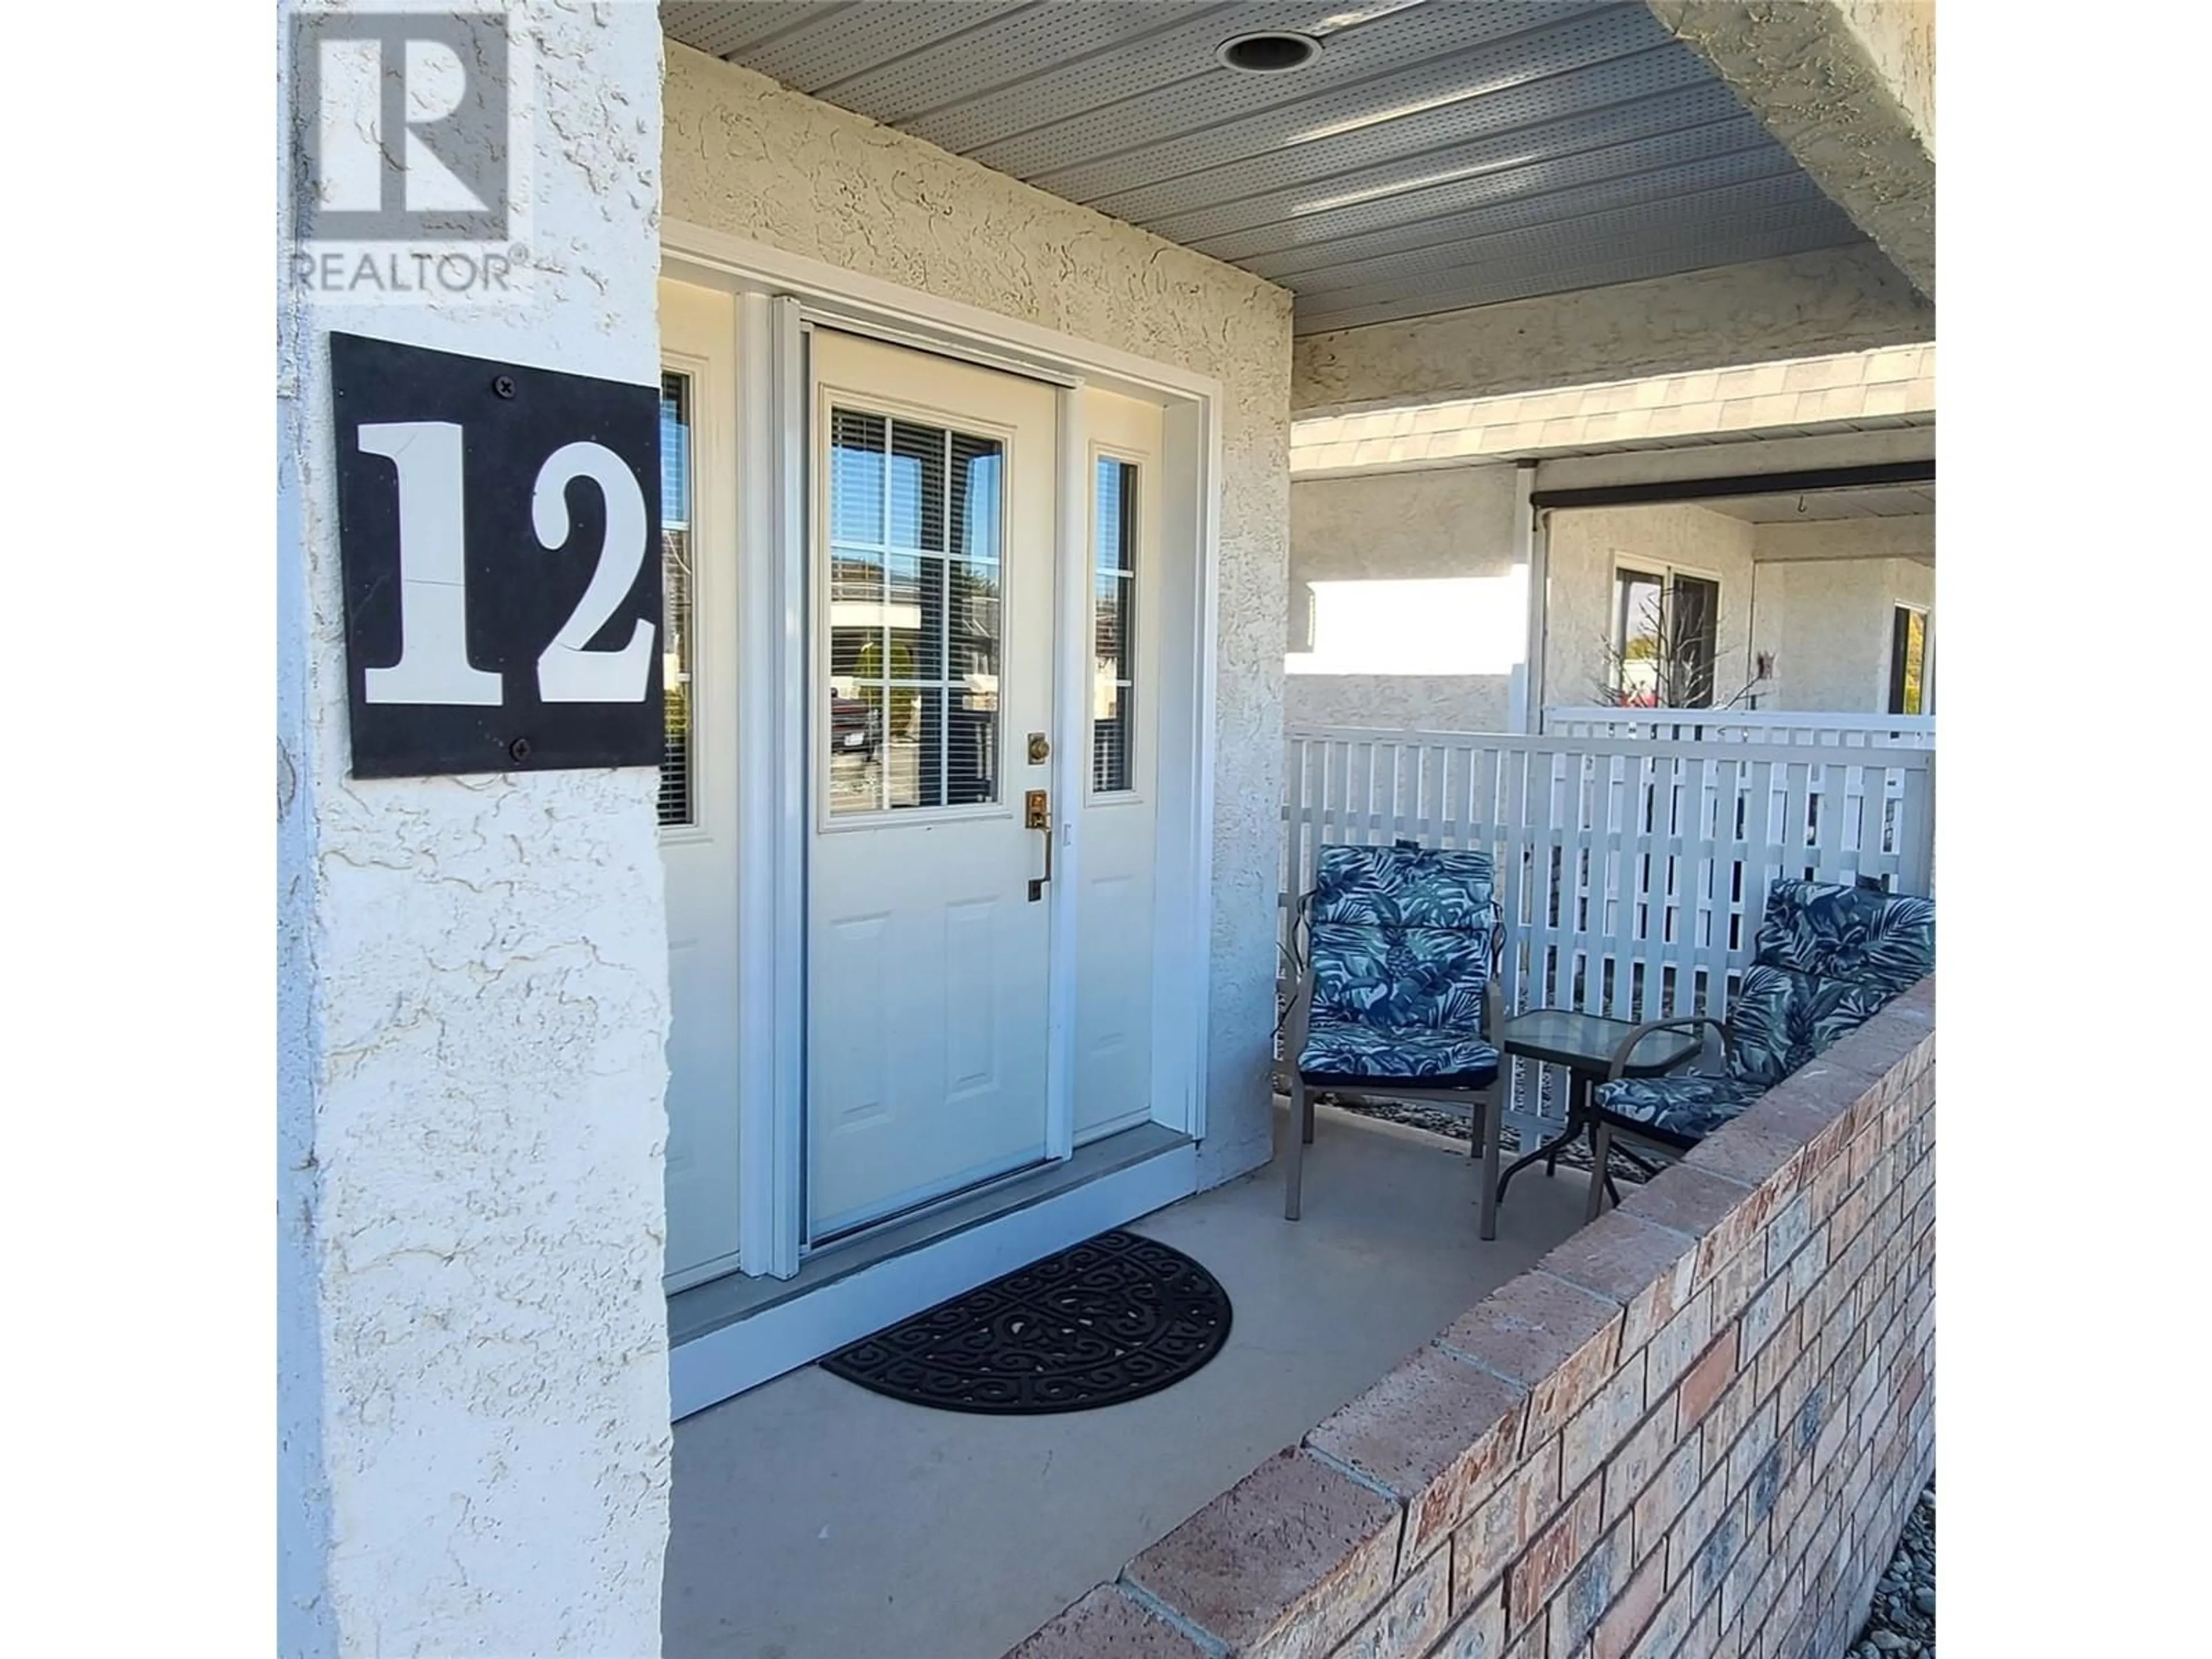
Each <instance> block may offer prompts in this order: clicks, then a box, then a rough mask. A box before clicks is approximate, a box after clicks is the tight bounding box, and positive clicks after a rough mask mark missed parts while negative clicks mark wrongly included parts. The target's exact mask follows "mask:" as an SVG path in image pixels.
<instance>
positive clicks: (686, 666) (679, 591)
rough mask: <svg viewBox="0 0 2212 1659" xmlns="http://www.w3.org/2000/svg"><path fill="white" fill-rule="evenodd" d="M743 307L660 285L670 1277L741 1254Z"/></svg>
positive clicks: (731, 1262)
mask: <svg viewBox="0 0 2212 1659" xmlns="http://www.w3.org/2000/svg"><path fill="white" fill-rule="evenodd" d="M735 320H736V318H735V312H734V310H733V308H732V301H731V298H730V296H729V295H726V294H718V293H714V292H713V291H711V290H709V289H702V288H692V287H689V286H687V285H685V284H683V283H661V285H660V339H661V456H660V466H661V491H660V495H661V509H660V517H661V532H662V544H663V547H662V551H663V558H662V590H663V595H664V605H665V623H666V627H665V635H664V640H665V647H664V653H665V654H664V657H663V660H662V669H663V671H664V678H665V684H666V696H667V702H668V716H667V737H666V742H665V749H664V750H663V760H662V763H661V770H660V857H661V866H662V869H663V872H664V874H665V881H666V884H667V885H666V891H667V901H668V988H669V998H670V1002H671V1009H670V1020H669V1032H668V1164H667V1189H668V1243H667V1248H666V1255H665V1260H664V1263H663V1269H662V1271H663V1273H664V1274H665V1283H666V1285H667V1286H668V1288H669V1289H671V1290H681V1289H683V1288H684V1287H685V1286H686V1285H696V1284H698V1283H699V1282H700V1281H702V1279H712V1278H714V1277H715V1276H716V1275H718V1274H720V1273H730V1272H732V1271H734V1270H735V1269H736V1268H737V1267H738V1046H737V1042H738V853H737V829H738V823H737V820H738V766H737V761H738V752H737V712H738V711H737V662H736V657H737V637H738V595H737V530H736V513H735V502H734V501H733V499H732V497H733V495H734V493H735V483H736V478H737V462H736V458H735V453H734V446H733V444H732V434H731V430H730V427H731V421H732V415H733V411H734V410H735V408H736V390H735V384H734V375H735V368H734V363H735V356H736V352H735V334H734V330H735Z"/></svg>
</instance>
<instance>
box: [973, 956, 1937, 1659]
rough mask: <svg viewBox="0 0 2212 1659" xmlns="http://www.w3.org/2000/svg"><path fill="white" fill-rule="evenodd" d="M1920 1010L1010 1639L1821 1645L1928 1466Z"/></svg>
mask: <svg viewBox="0 0 2212 1659" xmlns="http://www.w3.org/2000/svg"><path fill="white" fill-rule="evenodd" d="M1935 1006H1936V1005H1935V981H1934V980H1932V979H1929V980H1926V981H1923V982H1922V983H1921V984H1920V985H1919V986H1917V987H1915V988H1914V989H1913V990H1912V991H1911V992H1908V993H1907V994H1905V995H1904V996H1902V997H1900V998H1899V999H1898V1000H1897V1001H1896V1002H1894V1003H1893V1004H1892V1005H1891V1006H1889V1007H1888V1008H1887V1009H1885V1010H1883V1012H1881V1014H1880V1015H1878V1016H1877V1017H1876V1018H1874V1019H1873V1020H1871V1021H1869V1023H1868V1024H1866V1025H1865V1026H1863V1028H1861V1030H1858V1031H1857V1032H1855V1033H1853V1034H1852V1035H1851V1036H1848V1037H1845V1038H1844V1039H1843V1040H1842V1041H1841V1042H1838V1043H1837V1044H1836V1045H1835V1046H1834V1047H1833V1048H1831V1049H1829V1051H1828V1052H1827V1053H1826V1054H1824V1055H1823V1056H1821V1058H1820V1059H1819V1060H1815V1061H1814V1062H1813V1063H1812V1064H1811V1065H1808V1066H1805V1067H1804V1068H1803V1069H1802V1070H1801V1071H1799V1072H1798V1073H1796V1074H1795V1075H1794V1076H1792V1077H1791V1078H1790V1079H1788V1080H1787V1081H1786V1082H1784V1084H1783V1085H1781V1086H1780V1087H1778V1088H1777V1089H1775V1090H1773V1091H1771V1092H1770V1093H1768V1094H1767V1095H1766V1096H1765V1097H1763V1098H1762V1099H1760V1100H1759V1102H1758V1103H1756V1104H1754V1105H1753V1107H1752V1108H1751V1109H1749V1110H1748V1111H1747V1112H1746V1113H1745V1114H1744V1115H1743V1116H1742V1117H1741V1118H1740V1119H1739V1120H1738V1121H1736V1122H1735V1123H1733V1124H1731V1125H1729V1127H1727V1128H1726V1129H1723V1131H1721V1132H1720V1133H1717V1134H1716V1135H1714V1136H1713V1137H1712V1138H1711V1139H1710V1140H1708V1141H1707V1142H1706V1143H1705V1145H1704V1146H1700V1147H1699V1148H1698V1150H1697V1151H1695V1152H1692V1153H1691V1154H1690V1155H1689V1157H1688V1158H1686V1160H1685V1161H1684V1163H1683V1164H1680V1166H1678V1167H1675V1168H1673V1169H1670V1170H1666V1171H1665V1172H1664V1173H1662V1175H1660V1176H1658V1177H1657V1178H1656V1180H1654V1181H1653V1182H1650V1184H1649V1185H1647V1186H1645V1187H1643V1188H1638V1189H1634V1190H1633V1191H1632V1192H1631V1193H1630V1194H1628V1196H1627V1199H1626V1202H1625V1203H1623V1204H1622V1205H1621V1206H1620V1208H1619V1209H1618V1210H1613V1211H1609V1212H1607V1213H1606V1215H1605V1216H1604V1217H1602V1218H1601V1219H1600V1220H1598V1221H1597V1222H1595V1224H1593V1225H1590V1226H1588V1227H1585V1228H1584V1229H1583V1230H1582V1231H1580V1232H1578V1233H1577V1234H1576V1235H1575V1236H1574V1237H1572V1238H1571V1239H1569V1240H1568V1241H1567V1242H1566V1243H1564V1244H1562V1245H1561V1246H1560V1247H1559V1249H1556V1250H1554V1251H1553V1252H1552V1254H1551V1255H1548V1256H1547V1257H1545V1258H1544V1260H1543V1261H1541V1262H1539V1263H1538V1264H1537V1266H1536V1267H1535V1268H1534V1269H1533V1270H1531V1271H1530V1272H1528V1273H1523V1274H1522V1276H1521V1277H1519V1278H1518V1279H1512V1280H1510V1281H1509V1282H1508V1283H1507V1284H1505V1285H1502V1286H1500V1287H1499V1288H1498V1291H1496V1292H1494V1293H1493V1294H1492V1295H1491V1296H1490V1297H1487V1298H1486V1299H1485V1300H1484V1301H1482V1302H1481V1303H1480V1304H1477V1305H1476V1306H1474V1308H1471V1309H1470V1310H1468V1312H1467V1313H1466V1314H1465V1315H1463V1316H1462V1317H1461V1318H1460V1319H1459V1320H1458V1321H1457V1322H1455V1323H1454V1324H1453V1325H1452V1326H1451V1327H1450V1328H1449V1329H1447V1330H1445V1331H1444V1332H1443V1333H1442V1334H1440V1335H1439V1336H1437V1338H1436V1340H1434V1341H1433V1342H1432V1343H1431V1345H1430V1346H1427V1347H1425V1348H1424V1349H1422V1350H1421V1351H1420V1352H1418V1353H1416V1354H1414V1355H1413V1356H1412V1357H1411V1358H1408V1359H1407V1360H1406V1362H1405V1363H1404V1364H1401V1365H1400V1366H1399V1367H1398V1368H1397V1369H1396V1370H1394V1371H1392V1372H1391V1373H1390V1374H1389V1376H1386V1377H1384V1378H1383V1380H1382V1381H1381V1382H1379V1383H1376V1385H1375V1386H1374V1387H1373V1388H1371V1389H1368V1390H1367V1392H1366V1393H1365V1394H1364V1395H1360V1396H1359V1397H1358V1399H1356V1400H1354V1401H1352V1402H1351V1403H1350V1404H1349V1405H1347V1406H1346V1407H1344V1408H1343V1409H1342V1410H1340V1411H1339V1412H1338V1413H1335V1415H1334V1416H1333V1417H1331V1418H1330V1419H1328V1421H1327V1422H1325V1423H1323V1424H1322V1425H1320V1426H1319V1427H1318V1428H1316V1429H1315V1430H1314V1431H1312V1432H1311V1433H1310V1434H1308V1435H1307V1436H1306V1437H1305V1439H1304V1443H1303V1444H1302V1445H1299V1446H1296V1447H1290V1448H1286V1449H1284V1450H1283V1451H1281V1452H1279V1453H1278V1454H1277V1455H1275V1456H1273V1457H1272V1458H1270V1459H1269V1460H1268V1461H1267V1462H1266V1463H1264V1464H1262V1465H1261V1467H1260V1468H1258V1469H1255V1471H1254V1472H1253V1473H1252V1474H1249V1475H1248V1476H1247V1477H1246V1478H1245V1479H1244V1480H1242V1481H1240V1482H1238V1483H1237V1485H1236V1486H1233V1487H1231V1489H1230V1490H1229V1491H1227V1492H1224V1493H1222V1494H1221V1496H1220V1497H1218V1498H1215V1499H1214V1500H1213V1501H1212V1503H1210V1504H1207V1505H1206V1507H1205V1508H1203V1509H1201V1510H1199V1512H1198V1513H1197V1514H1196V1515H1194V1516H1191V1517H1190V1519H1189V1520H1188V1521H1186V1522H1183V1523H1182V1525H1181V1526H1180V1527H1178V1528H1176V1529H1175V1530H1174V1531H1173V1532H1171V1533H1170V1534H1168V1535H1167V1536H1166V1537H1165V1538H1163V1539H1162V1540H1160V1541H1159V1542H1158V1543H1157V1544H1154V1545H1153V1546H1152V1547H1151V1548H1150V1549H1147V1550H1146V1551H1145V1552H1144V1553H1142V1554H1141V1555H1139V1556H1138V1557H1137V1559H1135V1560H1133V1561H1132V1562H1131V1563H1130V1564H1129V1565H1128V1566H1127V1568H1126V1569H1125V1570H1124V1571H1123V1572H1122V1574H1121V1579H1120V1580H1119V1582H1118V1583H1113V1584H1105V1585H1101V1586H1099V1587H1098V1588H1097V1589H1094V1590H1092V1591H1091V1593H1090V1594H1089V1595H1085V1597H1084V1598H1083V1599H1082V1600H1081V1601H1077V1602H1076V1603H1075V1604H1074V1605H1073V1606H1072V1607H1068V1608H1067V1609H1066V1610H1065V1611H1064V1612H1062V1613H1060V1615H1059V1616H1058V1617H1057V1618H1055V1619H1054V1620H1052V1621H1051V1622H1050V1623H1049V1624H1048V1625H1046V1626H1044V1628H1043V1629H1042V1630H1040V1631H1038V1632H1036V1634H1035V1635H1033V1636H1031V1637H1030V1638H1029V1639H1028V1640H1027V1641H1026V1642H1024V1643H1023V1644H1021V1645H1020V1646H1019V1647H1018V1648H1016V1649H1015V1650H1014V1652H1013V1655H1012V1656H1010V1659H1199V1656H1210V1659H1219V1656H1223V1655H1225V1654H1233V1655H1239V1656H1246V1655H1249V1656H1255V1659H1261V1656H1263V1659H1328V1656H1339V1659H1670V1656H1680V1659H1835V1656H1838V1655H1840V1654H1842V1653H1843V1652H1844V1650H1845V1649H1846V1648H1847V1647H1848V1646H1849V1644H1850V1641H1851V1639H1852V1638H1853V1637H1854V1636H1855V1635H1856V1634H1857V1629H1858V1626H1859V1623H1860V1622H1861V1620H1863V1617H1864V1615H1865V1609H1866V1607H1867V1601H1868V1597H1869V1595H1870V1594H1871V1592H1872V1589H1873V1585H1874V1583H1875V1579H1876V1578H1878V1577H1880V1575H1881V1570H1882V1567H1883V1565H1884V1564H1885V1563H1886V1562H1887V1559H1888V1558H1889V1554H1890V1552H1891V1549H1892V1547H1893V1544H1894V1542H1895V1541H1896V1538H1897V1535H1898V1533H1899V1529H1900V1528H1902V1527H1903V1525H1904V1523H1905V1516H1907V1515H1908V1514H1909V1513H1910V1511H1911V1507H1912V1502H1913V1499H1914V1498H1915V1497H1916V1496H1917V1493H1918V1492H1919V1490H1920V1487H1921V1486H1922V1485H1923V1483H1924V1482H1925V1480H1927V1478H1928V1475H1929V1472H1930V1471H1931V1469H1932V1468H1933V1466H1934V1459H1935V1423H1934V1409H1935V1393H1934V1387H1933V1382H1934V1365H1935V1358H1934V1356H1935V1328H1936V1304H1935V1288H1934V1285H1935V1281H1934V1263H1935V1252H1936V1191H1935V1146H1936V1120H1935V1103H1936V1017H1935ZM1378 1288H1379V1287H1378Z"/></svg>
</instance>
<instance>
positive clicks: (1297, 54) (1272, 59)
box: [1213, 29, 1321, 75]
mask: <svg viewBox="0 0 2212 1659" xmlns="http://www.w3.org/2000/svg"><path fill="white" fill-rule="evenodd" d="M1213 55H1214V56H1215V57H1216V58H1219V59H1220V60H1221V61H1222V62H1223V63H1224V64H1227V65H1228V66H1229V67H1230V68H1231V69H1233V70H1240V71H1242V72H1243V74H1246V75H1286V74H1288V73H1289V72H1290V71H1291V70H1301V69H1304V67H1305V66H1306V65H1307V64H1310V63H1312V62H1313V60H1314V59H1315V58H1318V57H1320V56H1321V42H1320V41H1318V40H1315V39H1314V38H1313V36H1311V35H1310V34H1293V33H1291V32H1290V31H1288V30H1286V29H1267V30H1264V31H1262V32H1261V33H1256V34H1239V35H1236V36H1234V37H1232V38H1231V39H1230V40H1224V41H1223V42H1222V43H1221V45H1220V46H1218V48H1217V49H1216V50H1215V52H1214V54H1213Z"/></svg>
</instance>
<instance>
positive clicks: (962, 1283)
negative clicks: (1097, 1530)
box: [668, 1123, 1198, 1419]
mask: <svg viewBox="0 0 2212 1659" xmlns="http://www.w3.org/2000/svg"><path fill="white" fill-rule="evenodd" d="M1196 1148H1197V1143H1196V1142H1194V1141H1193V1140H1192V1139H1191V1138H1190V1137H1189V1136H1188V1135H1186V1134H1182V1133H1179V1132H1177V1131H1176V1130H1173V1129H1166V1128H1163V1127H1160V1126H1159V1125H1158V1124H1157V1123H1143V1124H1139V1125H1138V1126H1137V1127H1135V1128H1133V1129H1125V1130H1123V1131H1122V1132H1121V1133H1119V1134H1115V1135H1109V1136H1107V1137H1106V1138H1105V1139H1101V1140H1095V1141H1093V1142H1091V1144H1090V1145H1089V1146H1081V1147H1079V1148H1077V1149H1076V1152H1075V1154H1074V1156H1073V1157H1072V1158H1066V1159H1064V1160H1062V1161H1061V1162H1060V1163H1057V1164H1048V1165H1046V1166H1045V1167H1044V1168H1042V1169H1039V1170H1030V1171H1029V1172H1027V1173H1026V1174H1023V1175H1019V1176H1014V1177H1012V1178H1011V1179H1008V1180H1005V1181H999V1182H993V1183H992V1184H991V1185H990V1186H988V1187H987V1188H982V1189H981V1190H979V1191H975V1192H972V1193H969V1194H965V1195H963V1197H961V1198H958V1199H956V1200H952V1201H951V1202H950V1203H947V1204H944V1205H941V1206H937V1207H935V1208H933V1209H931V1210H929V1211H927V1212H925V1213H923V1214H920V1215H915V1216H911V1217H909V1218H907V1219H905V1220H903V1221H898V1222H894V1223H892V1224H890V1225H887V1226H883V1227H878V1228H873V1229H871V1230H870V1231H867V1232H866V1233H864V1234H861V1235H860V1236H858V1237H854V1238H852V1239H849V1240H848V1241H847V1242H846V1243H842V1244H841V1245H838V1246H836V1247H834V1248H829V1249H822V1250H818V1251H817V1252H815V1253H814V1254H813V1255H810V1256H808V1257H807V1259H806V1260H805V1262H804V1263H802V1264H801V1266H800V1267H799V1272H798V1273H796V1274H794V1275H793V1277H791V1278H789V1279H766V1278H750V1277H747V1276H746V1275H744V1274H742V1273H732V1274H730V1275H727V1276H726V1277H724V1278H721V1279H711V1280H709V1281H708V1283H706V1284H704V1285H694V1286H693V1287H692V1288H691V1289H690V1290H686V1291H678V1292H676V1294H675V1295H673V1296H671V1297H669V1298H668V1341H669V1350H670V1352H669V1358H668V1392H669V1407H670V1416H671V1418H672V1419H681V1418H684V1417H688V1416H690V1414H691V1413H694V1412H698V1411H704V1410H705V1409H706V1408H707V1407H709V1406H713V1405H716V1404H719V1403H720V1401H725V1400H727V1399H730V1398H731V1397H732V1396H733V1395H739V1394H742V1393H744V1391H745V1390H746V1389H751V1388H755V1387H757V1386H758V1385H759V1384H761V1383H765V1382H768V1381H769V1380H770V1379H771V1378H773V1377H776V1376H781V1375H782V1374H783V1373H784V1372H786V1371H788V1370H795V1369H796V1368H797V1367H799V1366H800V1365H804V1364H809V1363H811V1361H813V1360H816V1359H819V1358H821V1357H822V1356H823V1354H825V1353H829V1352H834V1351H835V1350H836V1349H838V1348H842V1347H843V1346H845V1345H846V1344H847V1343H848V1342H855V1341H858V1340H860V1338H861V1337H864V1336H866V1335H867V1334H869V1333H871V1332H872V1331H878V1330H880V1329H882V1328H884V1326H886V1325H890V1324H894V1323H896V1322H898V1321H899V1320H902V1319H904V1318H906V1317H908V1316H909V1315H912V1314H917V1313H920V1312H921V1310H923V1309H925V1308H929V1307H933V1306H935V1305H936V1304H938V1303H939V1302H942V1301H943V1300H945V1298H946V1297H950V1296H957V1295H958V1294H959V1293H960V1292H961V1291H968V1290H972V1289H974V1288H975V1286H976V1285H981V1284H985V1283H987V1282H988V1281H989V1280H991V1279H996V1278H997V1277H999V1275H1000V1274H1001V1273H1012V1271H1013V1270H1014V1269H1015V1268H1017V1267H1024V1266H1026V1265H1027V1264H1028V1263H1030V1262H1031V1261H1036V1259H1037V1258H1038V1257H1040V1256H1043V1255H1050V1254H1051V1253H1052V1252H1053V1251H1054V1250H1062V1249H1066V1248H1067V1247H1068V1246H1069V1245H1071V1244H1078V1243H1082V1241H1083V1240H1085V1239H1086V1238H1089V1237H1091V1236H1092V1235H1093V1234H1096V1233H1099V1232H1103V1231H1105V1230H1106V1229H1107V1228H1109V1227H1116V1226H1119V1225H1121V1224H1122V1223H1124V1222H1127V1221H1133V1220H1135V1219H1136V1218H1138V1217H1139V1216H1141V1215H1149V1214H1150V1213H1151V1212H1152V1211H1154V1210H1157V1209H1159V1208H1161V1207H1162V1206H1165V1205H1169V1204H1172V1203H1174V1202H1175V1201H1176V1200H1177V1199H1179V1198H1187V1197H1188V1196H1189V1195H1190V1194H1192V1193H1194V1192H1195V1191H1196V1190H1197V1189H1198V1155H1197V1150H1196Z"/></svg>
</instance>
